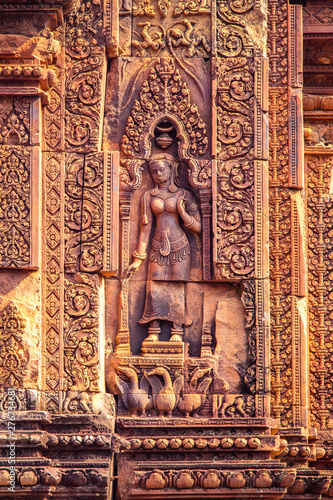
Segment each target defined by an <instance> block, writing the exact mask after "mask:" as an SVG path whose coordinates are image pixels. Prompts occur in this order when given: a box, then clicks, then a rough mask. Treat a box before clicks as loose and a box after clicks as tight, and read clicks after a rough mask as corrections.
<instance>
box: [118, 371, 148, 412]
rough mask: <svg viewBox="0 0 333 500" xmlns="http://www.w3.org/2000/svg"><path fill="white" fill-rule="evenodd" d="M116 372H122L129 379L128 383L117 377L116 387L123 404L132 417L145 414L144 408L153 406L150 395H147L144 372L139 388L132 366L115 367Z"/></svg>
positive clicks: (146, 381)
mask: <svg viewBox="0 0 333 500" xmlns="http://www.w3.org/2000/svg"><path fill="white" fill-rule="evenodd" d="M117 372H120V373H123V374H124V375H126V377H127V378H129V380H130V384H129V385H128V384H127V383H126V382H124V381H123V380H121V379H120V378H119V377H117V382H116V384H117V387H118V389H119V391H120V393H121V399H122V402H123V403H124V406H125V407H126V408H127V409H128V410H129V411H130V413H131V416H132V417H136V416H145V414H146V410H149V409H150V408H152V407H153V403H152V400H151V397H149V394H148V390H149V382H148V380H147V378H146V374H145V373H144V375H143V377H142V379H141V381H140V388H139V380H138V375H137V373H136V371H135V370H133V368H128V367H123V368H120V367H118V368H117Z"/></svg>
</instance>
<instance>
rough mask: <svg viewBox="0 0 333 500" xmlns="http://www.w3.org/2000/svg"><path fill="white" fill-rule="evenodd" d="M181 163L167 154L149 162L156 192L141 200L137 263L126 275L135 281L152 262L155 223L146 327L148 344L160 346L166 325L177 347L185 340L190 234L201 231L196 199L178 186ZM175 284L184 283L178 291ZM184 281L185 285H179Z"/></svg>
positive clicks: (143, 315) (134, 263) (141, 322)
mask: <svg viewBox="0 0 333 500" xmlns="http://www.w3.org/2000/svg"><path fill="white" fill-rule="evenodd" d="M177 166H178V164H177V162H176V161H175V159H174V158H173V157H172V156H171V155H169V154H167V153H162V154H156V155H153V156H152V157H151V158H150V160H149V169H150V174H151V176H152V178H153V181H154V183H155V187H154V189H151V190H148V191H146V192H145V193H144V195H143V197H142V200H141V213H140V233H139V239H138V244H137V248H136V250H135V251H134V253H133V262H132V264H131V265H130V267H129V268H128V270H127V272H126V276H127V277H130V276H131V275H132V274H133V273H134V272H135V271H137V270H138V269H139V267H140V266H141V264H142V261H144V260H145V259H146V258H147V247H148V243H149V239H150V236H151V232H152V226H153V223H154V222H155V228H154V230H153V236H152V240H151V247H150V250H149V256H148V259H149V264H148V271H147V286H146V301H145V308H144V311H143V314H142V317H141V319H140V321H139V324H140V325H149V328H148V337H147V339H146V340H147V341H156V340H158V339H159V335H160V333H161V327H160V322H161V321H167V322H171V323H172V327H171V338H170V340H171V341H172V342H177V341H178V342H179V341H181V339H182V336H183V326H184V325H185V324H186V322H187V321H190V320H189V319H186V311H185V284H184V283H183V282H184V281H186V280H188V279H189V277H190V266H191V259H190V256H191V249H190V244H189V241H188V238H187V236H186V233H185V232H184V230H183V229H182V227H181V226H180V219H181V220H182V222H183V224H184V227H185V228H186V229H188V230H190V231H192V232H193V233H200V232H201V220H200V213H199V208H198V206H197V204H196V201H195V199H194V197H193V195H192V194H191V193H190V192H189V191H187V190H185V189H183V188H181V187H178V186H176V184H175V181H176V177H177ZM170 281H175V282H178V283H176V284H175V286H172V283H171V286H169V285H170V283H169V282H170ZM179 282H181V283H179Z"/></svg>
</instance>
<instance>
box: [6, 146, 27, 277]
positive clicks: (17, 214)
mask: <svg viewBox="0 0 333 500" xmlns="http://www.w3.org/2000/svg"><path fill="white" fill-rule="evenodd" d="M29 262H30V152H29V150H24V151H23V150H21V149H20V148H15V147H12V148H6V150H4V152H3V153H2V155H1V158H0V265H1V266H2V267H22V266H26V265H28V264H29Z"/></svg>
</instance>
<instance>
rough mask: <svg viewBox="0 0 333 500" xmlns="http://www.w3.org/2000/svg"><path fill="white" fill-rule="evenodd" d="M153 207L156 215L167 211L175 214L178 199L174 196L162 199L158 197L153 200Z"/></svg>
mask: <svg viewBox="0 0 333 500" xmlns="http://www.w3.org/2000/svg"><path fill="white" fill-rule="evenodd" d="M151 209H152V211H153V213H154V214H155V215H161V214H163V213H165V212H167V213H170V214H175V213H177V199H176V198H175V197H172V198H167V199H166V200H162V199H161V198H158V197H156V198H154V199H153V200H152V202H151Z"/></svg>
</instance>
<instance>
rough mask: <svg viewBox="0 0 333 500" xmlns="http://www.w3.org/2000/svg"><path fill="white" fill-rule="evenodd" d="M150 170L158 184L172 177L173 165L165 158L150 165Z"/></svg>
mask: <svg viewBox="0 0 333 500" xmlns="http://www.w3.org/2000/svg"><path fill="white" fill-rule="evenodd" d="M150 172H151V175H152V178H153V179H154V181H155V182H156V183H157V184H161V183H163V182H168V181H169V180H170V177H171V167H170V166H169V164H168V163H167V162H166V161H163V160H159V161H155V162H154V163H153V164H152V165H150Z"/></svg>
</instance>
